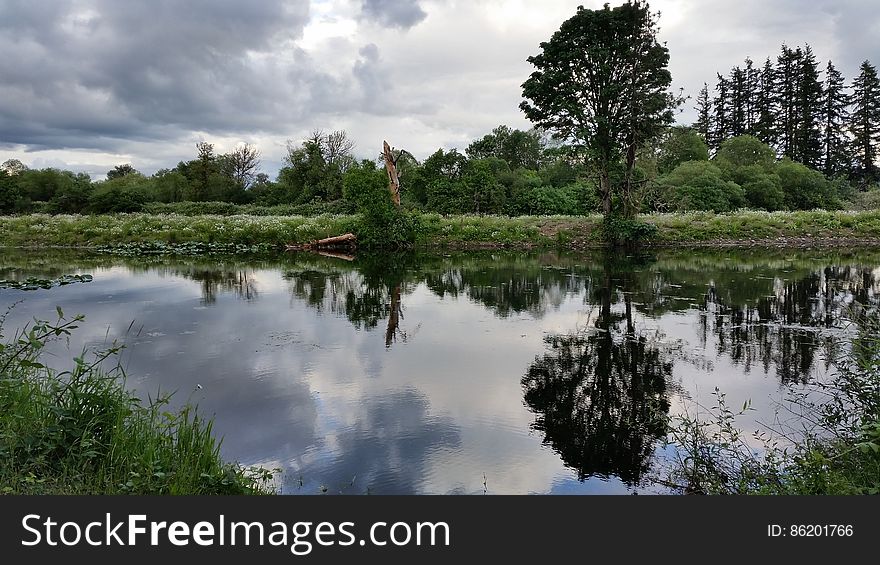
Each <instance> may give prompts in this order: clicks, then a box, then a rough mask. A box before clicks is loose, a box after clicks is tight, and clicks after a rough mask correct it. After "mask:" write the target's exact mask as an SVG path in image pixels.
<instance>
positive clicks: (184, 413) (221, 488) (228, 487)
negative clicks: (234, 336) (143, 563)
mask: <svg viewBox="0 0 880 565" xmlns="http://www.w3.org/2000/svg"><path fill="white" fill-rule="evenodd" d="M57 314H58V318H57V319H56V320H55V321H54V322H48V321H41V320H35V321H34V322H33V325H31V326H30V327H28V328H24V329H22V330H19V331H17V332H16V333H15V334H14V335H12V336H11V338H10V339H6V338H5V337H4V336H3V329H4V328H3V327H2V321H3V318H5V315H4V316H3V318H0V338H3V339H0V495H2V494H170V495H218V494H238V495H241V494H271V493H273V492H274V488H273V477H274V475H275V473H274V472H273V471H270V470H266V469H263V468H256V467H254V468H248V467H242V466H240V465H238V464H232V463H226V462H224V461H223V460H222V458H221V456H220V442H219V441H218V440H217V439H216V438H215V437H214V432H213V422H212V421H211V420H209V419H205V418H203V417H202V416H200V415H198V413H197V409H196V407H195V406H193V405H191V404H186V405H185V406H183V407H182V408H180V409H179V410H174V409H171V408H169V406H168V404H169V401H170V399H171V396H170V395H168V394H164V395H163V394H159V395H157V396H156V397H155V398H150V399H149V400H148V401H147V402H142V401H141V400H139V399H138V398H137V397H136V396H135V395H134V394H133V393H131V392H129V391H128V390H127V389H126V387H125V373H124V371H123V370H122V368H121V367H120V366H119V365H118V364H117V365H116V366H115V367H113V368H112V369H109V370H108V369H106V368H104V367H105V361H107V360H112V359H113V358H114V357H116V355H117V354H118V352H119V351H120V350H121V349H122V347H121V346H119V345H117V344H115V343H114V344H113V345H111V346H109V347H107V348H106V349H103V350H95V351H91V352H87V351H83V352H82V354H81V355H79V356H76V357H74V358H73V360H72V362H71V363H70V367H69V368H68V369H66V370H64V371H59V370H55V369H52V368H50V367H47V366H45V365H44V364H43V363H41V361H40V359H41V352H42V350H43V348H44V347H45V345H46V344H47V343H49V342H50V341H52V340H57V339H64V338H65V337H67V336H69V335H70V333H71V332H72V331H74V330H75V329H76V328H77V327H78V324H79V323H80V322H82V320H83V319H84V318H83V317H82V316H75V317H65V315H64V313H63V312H62V310H61V309H60V308H58V310H57Z"/></svg>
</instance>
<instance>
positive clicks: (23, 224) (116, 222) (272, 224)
mask: <svg viewBox="0 0 880 565" xmlns="http://www.w3.org/2000/svg"><path fill="white" fill-rule="evenodd" d="M642 219H643V220H644V221H646V222H648V223H650V224H653V225H655V226H656V227H657V235H656V238H655V240H654V241H653V243H656V244H660V245H689V244H707V243H718V242H723V243H737V244H750V243H772V242H778V241H780V240H785V239H799V240H812V241H822V240H845V239H853V240H862V241H864V240H880V211H876V210H874V211H824V210H814V211H805V212H760V211H749V210H743V211H738V212H734V213H731V214H713V213H710V212H690V213H677V214H650V215H645V216H642ZM601 224H602V220H601V217H600V216H598V215H594V216H523V217H514V218H511V217H506V216H469V215H464V216H441V215H439V214H422V215H421V228H420V232H419V234H418V239H417V243H418V245H420V246H426V247H457V248H480V247H502V246H504V247H514V248H528V247H573V248H585V247H597V246H601V238H600V236H599V229H600V227H601ZM357 226H358V216H355V215H334V214H324V215H320V216H310V217H307V216H247V215H232V216H222V215H201V216H185V215H178V214H158V215H156V214H114V215H102V216H79V215H59V216H50V215H45V214H33V215H28V216H4V217H0V241H3V242H4V243H5V245H8V246H44V247H45V246H71V247H72V246H81V247H100V246H122V245H130V246H135V247H139V246H142V247H148V246H150V245H152V246H154V248H155V249H160V248H162V247H163V246H171V247H179V248H180V249H184V250H185V249H186V247H187V245H188V244H199V245H200V246H203V247H198V246H197V247H194V248H193V249H194V250H195V252H205V250H209V249H208V248H209V247H211V246H213V247H214V248H216V249H217V250H219V251H223V252H229V251H233V252H237V251H240V250H245V251H253V250H255V249H267V248H281V247H283V246H284V245H285V244H288V243H294V244H296V243H306V242H309V241H314V240H316V239H321V238H324V237H330V236H334V235H339V234H343V233H347V232H350V231H355V232H356V231H357ZM156 246H158V247H156ZM189 247H192V245H190V246H189Z"/></svg>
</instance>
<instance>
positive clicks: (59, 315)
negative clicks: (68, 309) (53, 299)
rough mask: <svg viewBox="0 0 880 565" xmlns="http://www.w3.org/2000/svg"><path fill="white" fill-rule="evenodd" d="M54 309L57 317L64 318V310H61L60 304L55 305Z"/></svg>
mask: <svg viewBox="0 0 880 565" xmlns="http://www.w3.org/2000/svg"><path fill="white" fill-rule="evenodd" d="M55 311H56V312H58V318H61V319H63V318H64V311H63V310H61V306H56V307H55Z"/></svg>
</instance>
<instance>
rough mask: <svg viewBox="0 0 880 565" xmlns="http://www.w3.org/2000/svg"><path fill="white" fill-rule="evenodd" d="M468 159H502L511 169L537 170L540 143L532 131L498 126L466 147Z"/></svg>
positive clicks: (539, 157)
mask: <svg viewBox="0 0 880 565" xmlns="http://www.w3.org/2000/svg"><path fill="white" fill-rule="evenodd" d="M465 153H467V156H468V157H469V158H470V159H488V158H491V157H494V158H496V159H502V160H503V161H504V162H505V163H507V165H508V166H509V167H510V168H511V169H532V170H534V169H537V168H538V166H539V164H540V162H541V141H540V139H539V137H538V135H537V133H535V132H534V131H522V130H518V129H510V128H509V127H508V126H505V125H500V126H498V127H496V128H495V129H493V130H492V133H490V134H487V135H485V136H483V137H482V138H481V139H478V140H476V141H474V142H472V143H471V144H470V145H468V147H467V149H466V150H465Z"/></svg>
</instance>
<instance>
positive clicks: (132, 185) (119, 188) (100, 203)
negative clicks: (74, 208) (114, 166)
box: [88, 173, 147, 214]
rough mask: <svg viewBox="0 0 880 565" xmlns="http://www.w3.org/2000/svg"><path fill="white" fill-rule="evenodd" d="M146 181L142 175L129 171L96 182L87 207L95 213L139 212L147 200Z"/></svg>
mask: <svg viewBox="0 0 880 565" xmlns="http://www.w3.org/2000/svg"><path fill="white" fill-rule="evenodd" d="M146 182H147V180H146V179H145V178H144V177H143V176H142V175H140V174H138V173H131V174H128V175H123V176H119V177H116V178H113V179H112V180H108V181H104V182H102V183H98V184H97V186H96V187H95V189H94V192H93V193H92V195H91V196H90V197H89V204H88V209H89V211H90V212H93V213H96V214H107V213H113V212H140V211H141V210H143V208H144V203H145V202H146V201H147V195H146V190H145V185H146Z"/></svg>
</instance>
